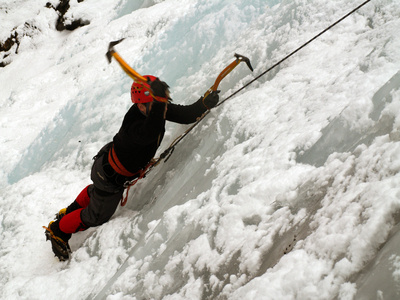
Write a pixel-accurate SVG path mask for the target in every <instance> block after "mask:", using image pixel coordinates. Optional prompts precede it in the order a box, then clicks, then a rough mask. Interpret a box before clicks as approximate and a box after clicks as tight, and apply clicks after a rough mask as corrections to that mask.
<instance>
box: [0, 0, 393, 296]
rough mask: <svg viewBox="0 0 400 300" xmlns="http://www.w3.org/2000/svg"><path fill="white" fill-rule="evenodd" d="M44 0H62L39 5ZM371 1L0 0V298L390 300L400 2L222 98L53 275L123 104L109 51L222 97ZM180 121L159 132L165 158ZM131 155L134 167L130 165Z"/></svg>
mask: <svg viewBox="0 0 400 300" xmlns="http://www.w3.org/2000/svg"><path fill="white" fill-rule="evenodd" d="M47 2H49V4H51V5H49V4H48V5H46V3H47ZM361 3H362V1H348V0H332V1H321V0H296V1H292V0H282V1H279V0H266V1H262V0H234V1H231V0H209V1H200V0H185V1H178V0H164V1H162V0H145V1H128V0H85V1H83V2H81V1H80V2H78V1H77V0H70V1H69V4H70V8H69V9H68V11H67V12H66V14H65V15H64V18H65V22H66V23H68V22H72V21H73V20H78V19H80V20H83V21H84V22H83V23H84V24H87V25H86V26H82V27H79V28H77V29H75V30H73V31H68V30H64V31H57V30H56V28H55V24H56V20H57V19H58V14H57V11H56V10H55V9H54V8H55V7H56V6H57V5H58V1H56V0H51V1H44V0H31V1H21V0H13V1H5V0H2V1H1V3H0V19H1V21H0V42H1V43H4V42H5V41H6V40H7V39H8V38H9V37H10V36H11V35H13V34H14V35H15V33H18V40H19V43H18V44H17V43H16V44H14V45H13V46H12V47H11V49H9V50H7V51H6V52H1V56H0V59H2V62H3V63H4V64H5V66H4V67H2V68H0V84H1V88H0V132H1V134H0V141H1V143H0V154H1V158H0V188H1V190H0V221H1V226H0V266H1V268H0V298H1V299H399V298H400V248H399V244H400V224H399V221H400V173H399V171H400V117H399V115H400V114H399V110H400V3H399V1H398V0H372V1H370V2H369V3H368V4H366V5H364V6H363V7H362V8H361V9H359V10H358V11H356V12H355V13H353V14H352V15H351V16H349V17H348V18H346V19H345V20H344V21H342V22H341V23H339V24H338V25H336V26H334V27H333V28H331V29H330V30H329V31H327V32H326V33H325V34H323V35H322V36H320V37H319V38H318V39H316V40H314V41H313V42H312V43H310V44H309V45H308V46H306V47H305V48H303V49H302V50H300V51H299V52H297V53H296V54H295V55H293V56H291V57H290V58H289V59H287V60H285V61H284V62H283V63H281V64H280V65H279V66H277V67H276V68H274V69H273V70H271V71H270V72H268V73H267V74H265V75H264V76H262V77H261V78H260V79H258V80H256V81H255V82H254V83H252V84H251V85H249V86H248V87H247V88H245V89H244V90H242V91H241V92H240V93H239V94H237V95H235V96H234V97H232V98H230V99H229V100H228V101H226V102H225V103H224V104H223V105H221V106H219V107H217V108H216V109H213V110H212V111H211V113H210V114H209V115H208V116H207V117H206V118H205V119H204V120H203V121H202V122H201V123H199V125H198V126H196V127H195V129H194V130H193V131H191V132H190V134H189V135H188V136H186V137H185V138H184V139H183V140H182V142H180V143H179V144H178V146H177V147H176V149H175V151H174V152H173V154H172V156H171V158H170V159H169V160H168V161H166V162H165V163H162V164H160V165H159V166H157V167H156V168H154V169H153V170H152V171H151V172H150V173H149V174H148V176H147V177H146V178H144V179H142V180H141V181H139V183H138V184H137V185H136V186H134V187H133V188H132V189H131V191H130V193H129V199H128V203H127V205H126V206H124V207H119V208H118V209H117V212H116V214H115V215H114V216H113V218H112V219H111V220H110V221H109V222H108V223H106V224H104V225H102V226H99V227H97V228H90V229H88V230H86V231H84V232H79V233H77V234H74V235H73V237H72V239H71V241H70V245H71V248H72V251H73V253H72V258H71V260H70V261H69V262H59V261H58V260H57V258H55V257H54V255H53V253H52V251H51V246H50V243H49V242H46V241H45V236H44V230H43V228H42V225H47V224H48V223H49V221H50V220H52V219H53V218H54V214H55V213H56V212H58V210H59V209H61V208H63V207H66V206H67V205H68V204H70V203H71V202H72V201H73V200H74V199H75V197H76V196H77V195H78V193H79V192H80V191H81V190H82V189H83V188H84V187H85V186H86V185H87V184H89V183H90V178H89V174H90V168H91V164H92V157H93V156H94V155H95V154H96V153H97V151H98V150H99V149H100V148H101V147H102V146H103V145H104V144H105V143H107V142H109V141H110V140H111V139H112V137H113V136H114V134H115V133H116V132H117V130H118V128H119V126H120V125H121V122H122V118H123V116H124V114H125V112H126V111H127V110H128V109H129V107H130V106H131V105H132V104H131V101H130V94H129V91H130V85H131V83H132V80H131V78H130V77H128V76H127V75H126V74H125V73H124V72H123V71H122V69H121V68H120V67H119V65H118V64H117V63H116V62H115V61H113V62H112V63H111V64H109V63H108V62H107V60H106V57H105V53H106V51H107V49H108V45H109V43H110V42H111V41H115V40H118V39H121V38H125V40H124V41H123V42H121V43H120V44H119V45H117V46H116V50H117V51H118V53H119V54H120V55H121V56H122V57H123V58H124V59H125V60H126V61H127V62H129V64H130V65H131V66H132V67H133V68H134V69H135V70H137V71H138V72H139V73H140V74H153V75H156V76H158V77H160V78H161V79H162V80H164V81H166V82H167V83H168V84H169V85H170V86H171V92H172V98H173V99H174V101H175V103H179V104H190V103H192V102H194V101H196V100H197V99H198V98H199V97H200V96H201V95H203V94H204V93H205V91H206V90H207V89H208V88H209V87H210V86H212V84H213V82H214V80H215V78H216V77H217V75H218V74H219V73H220V72H221V71H222V70H223V69H224V68H225V67H226V66H227V65H228V64H229V63H230V62H232V61H233V59H234V56H233V55H234V53H239V54H242V55H245V56H247V57H249V58H250V60H251V63H252V65H253V67H254V72H253V73H252V72H250V70H249V69H248V68H247V67H246V65H245V64H240V65H239V66H238V67H237V68H236V69H235V70H234V71H233V72H232V73H231V74H229V75H228V76H227V77H226V78H225V79H224V80H223V81H222V83H221V85H220V87H219V88H220V90H221V93H220V97H221V99H224V98H227V97H228V96H229V95H231V94H232V93H233V92H235V91H236V90H237V89H239V88H241V87H242V86H243V85H245V84H246V83H247V82H250V81H251V80H252V79H253V78H254V77H255V76H257V75H258V74H261V73H262V72H264V71H265V70H267V69H268V68H269V67H271V66H272V65H273V64H274V63H276V62H278V61H279V60H281V59H282V58H284V57H285V56H286V55H288V54H289V53H291V52H292V51H294V50H295V49H296V48H298V47H299V46H301V45H302V44H304V43H305V42H307V41H308V40H309V39H311V38H312V37H314V36H315V35H317V34H318V33H320V32H321V31H322V30H324V29H325V28H327V27H328V26H329V25H330V24H332V23H333V22H335V21H336V20H338V19H339V18H341V17H342V16H344V15H345V14H347V13H348V12H349V11H351V10H352V9H353V8H355V7H357V6H358V5H359V4H361ZM187 128H188V126H183V125H177V124H168V127H167V133H166V136H165V139H164V141H163V143H162V145H161V148H160V153H161V151H163V150H164V149H166V148H167V147H168V146H169V144H170V143H171V142H172V141H173V140H174V139H175V137H176V136H178V135H180V134H181V133H183V132H184V131H185V129H187ZM133 155H134V154H133Z"/></svg>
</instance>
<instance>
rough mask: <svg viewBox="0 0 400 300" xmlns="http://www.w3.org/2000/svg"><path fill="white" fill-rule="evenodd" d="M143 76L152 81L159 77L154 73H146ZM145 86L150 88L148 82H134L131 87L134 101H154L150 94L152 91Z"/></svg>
mask: <svg viewBox="0 0 400 300" xmlns="http://www.w3.org/2000/svg"><path fill="white" fill-rule="evenodd" d="M143 77H145V78H147V79H148V80H150V81H154V80H156V79H157V77H155V76H152V75H144V76H143ZM145 87H146V88H148V89H150V86H149V85H148V84H147V83H144V84H142V83H136V82H133V84H132V87H131V99H132V102H133V103H148V102H153V101H154V99H153V97H152V96H151V95H150V92H149V91H148V90H147V89H146V88H145Z"/></svg>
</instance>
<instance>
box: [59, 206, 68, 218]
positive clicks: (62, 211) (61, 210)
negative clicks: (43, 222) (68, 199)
mask: <svg viewBox="0 0 400 300" xmlns="http://www.w3.org/2000/svg"><path fill="white" fill-rule="evenodd" d="M66 214H67V208H66V207H65V208H62V209H60V211H59V212H58V213H56V220H58V221H60V220H61V219H62V217H64V216H65V215H66Z"/></svg>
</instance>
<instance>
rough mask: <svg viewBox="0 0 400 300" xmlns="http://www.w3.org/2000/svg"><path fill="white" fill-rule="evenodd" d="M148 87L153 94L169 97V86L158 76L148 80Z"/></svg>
mask: <svg viewBox="0 0 400 300" xmlns="http://www.w3.org/2000/svg"><path fill="white" fill-rule="evenodd" d="M150 88H151V91H152V92H153V95H154V96H157V97H161V98H169V89H168V88H169V86H168V84H166V83H165V82H164V81H161V80H160V79H159V78H157V79H156V80H154V81H152V82H150Z"/></svg>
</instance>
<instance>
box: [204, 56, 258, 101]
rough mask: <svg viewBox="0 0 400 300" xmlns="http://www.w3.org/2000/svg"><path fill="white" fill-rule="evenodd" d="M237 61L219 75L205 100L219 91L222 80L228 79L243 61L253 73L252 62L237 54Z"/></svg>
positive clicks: (205, 95)
mask: <svg viewBox="0 0 400 300" xmlns="http://www.w3.org/2000/svg"><path fill="white" fill-rule="evenodd" d="M235 57H236V59H235V60H234V61H233V62H231V63H230V64H229V65H228V66H227V67H226V68H225V69H223V70H222V72H221V73H219V75H218V77H217V79H215V82H214V84H213V86H212V87H210V88H209V89H208V90H207V92H206V93H205V94H204V96H203V99H205V98H206V97H207V96H208V95H209V94H210V93H211V92H213V91H216V90H217V89H218V86H219V83H220V82H221V80H222V79H224V78H225V77H226V75H228V74H229V73H230V72H232V70H233V69H234V68H236V66H237V65H238V64H240V63H241V62H242V61H244V62H245V63H246V64H247V66H248V67H249V68H250V70H251V71H253V67H252V66H251V64H250V60H249V59H248V58H247V57H245V56H243V55H240V54H237V53H235Z"/></svg>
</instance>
